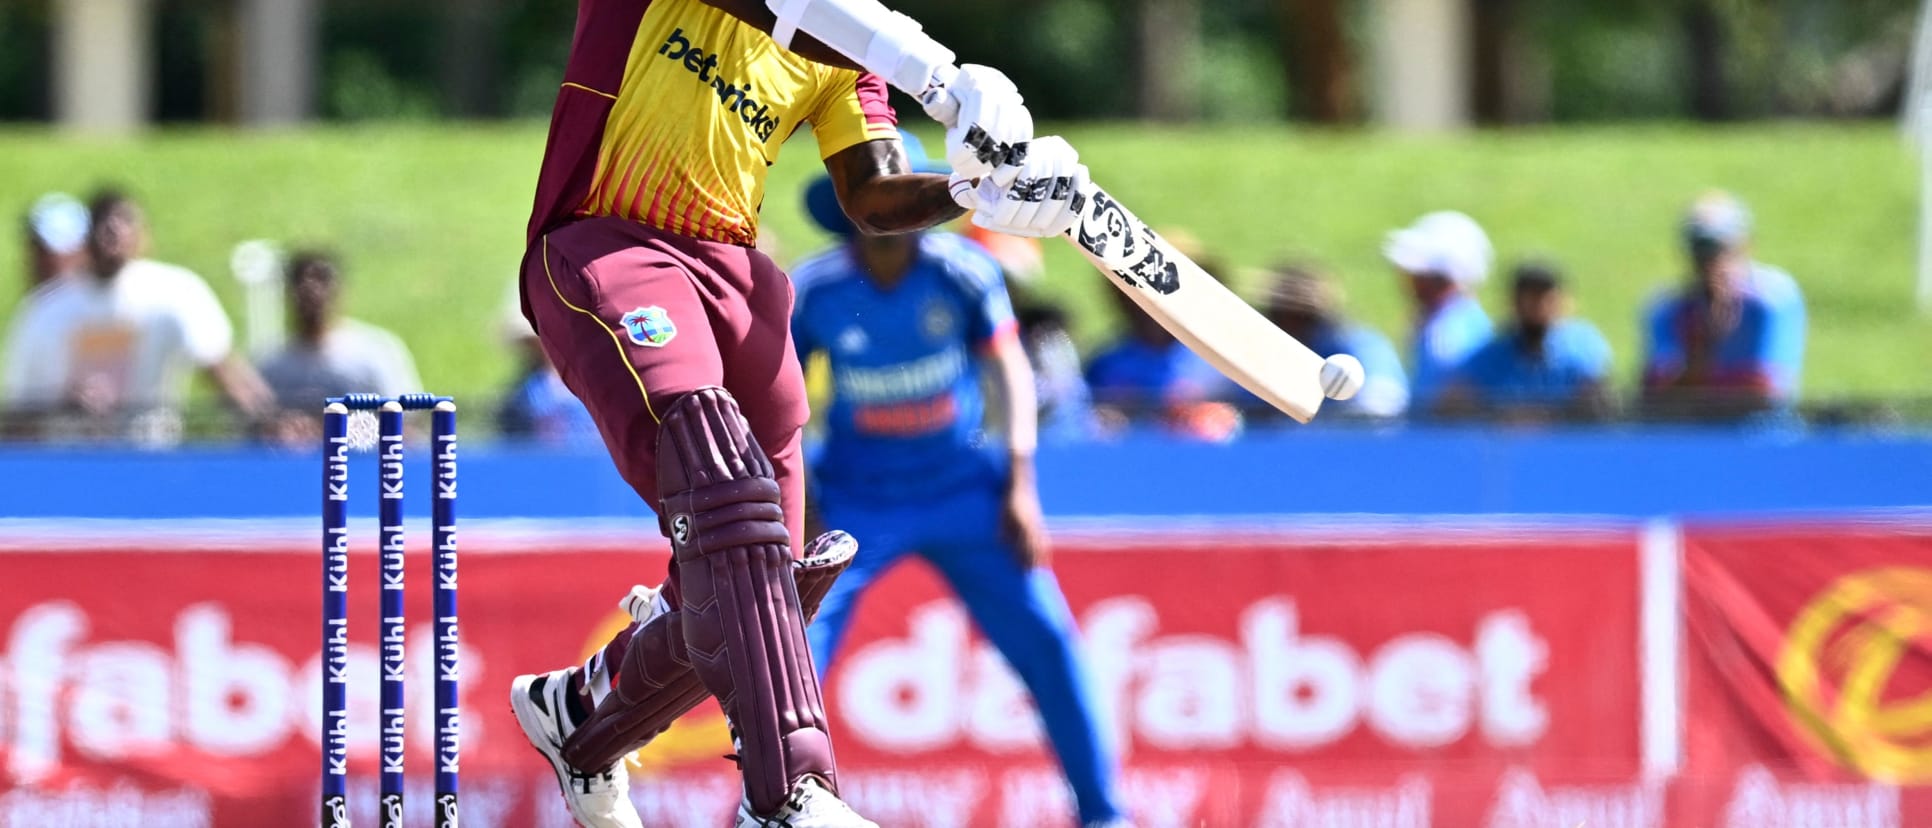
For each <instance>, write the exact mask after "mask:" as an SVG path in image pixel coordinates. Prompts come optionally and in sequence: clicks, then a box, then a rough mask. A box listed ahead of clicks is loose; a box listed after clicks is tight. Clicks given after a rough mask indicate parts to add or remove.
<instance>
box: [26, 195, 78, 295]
mask: <svg viewBox="0 0 1932 828" xmlns="http://www.w3.org/2000/svg"><path fill="white" fill-rule="evenodd" d="M88 225H89V221H88V219H87V205H85V204H82V203H80V201H79V200H77V199H75V198H74V197H73V196H70V195H68V194H66V193H48V194H47V195H44V196H41V197H40V200H39V201H36V202H34V206H33V207H32V208H31V209H29V210H28V211H27V222H26V228H27V289H28V290H35V289H37V288H39V287H40V286H41V285H44V284H46V283H48V282H50V281H53V280H54V279H55V278H58V277H61V276H66V275H68V274H70V273H76V272H79V271H81V270H85V269H86V268H87V228H88Z"/></svg>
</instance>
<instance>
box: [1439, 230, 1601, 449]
mask: <svg viewBox="0 0 1932 828" xmlns="http://www.w3.org/2000/svg"><path fill="white" fill-rule="evenodd" d="M1514 276H1515V278H1514V279H1513V280H1512V281H1513V285H1512V289H1511V297H1512V306H1513V308H1514V313H1515V318H1514V319H1513V320H1511V322H1510V324H1509V326H1508V327H1506V328H1504V329H1503V330H1502V331H1501V332H1499V333H1497V334H1496V336H1495V337H1494V338H1492V339H1491V340H1490V341H1489V343H1488V344H1486V345H1484V346H1482V347H1481V348H1478V349H1476V352H1475V353H1474V354H1471V355H1470V356H1469V358H1468V359H1467V360H1464V361H1463V364H1462V366H1461V367H1460V368H1458V369H1457V371H1456V375H1455V378H1454V379H1453V380H1452V381H1451V383H1450V386H1449V388H1448V390H1447V391H1445V392H1444V393H1443V395H1442V398H1441V399H1440V400H1439V401H1438V403H1437V412H1438V413H1440V414H1441V415H1443V416H1445V417H1479V418H1482V419H1491V420H1497V421H1501V422H1507V423H1518V424H1527V423H1547V422H1551V421H1556V420H1600V419H1603V418H1604V417H1605V416H1606V415H1608V413H1609V410H1610V405H1609V397H1608V395H1607V394H1606V393H1605V388H1604V378H1605V377H1606V376H1608V375H1609V373H1610V344H1609V343H1608V342H1606V341H1604V339H1603V334H1601V333H1599V332H1598V331H1597V329H1596V326H1594V325H1591V324H1590V323H1588V322H1585V321H1583V320H1581V319H1576V318H1572V317H1570V316H1569V305H1570V302H1569V296H1568V295H1567V294H1566V293H1565V291H1564V289H1563V277H1562V274H1561V273H1559V272H1558V271H1557V269H1556V268H1555V267H1554V266H1552V265H1548V264H1542V263H1529V264H1524V265H1521V266H1518V267H1517V268H1516V271H1515V274H1514Z"/></svg>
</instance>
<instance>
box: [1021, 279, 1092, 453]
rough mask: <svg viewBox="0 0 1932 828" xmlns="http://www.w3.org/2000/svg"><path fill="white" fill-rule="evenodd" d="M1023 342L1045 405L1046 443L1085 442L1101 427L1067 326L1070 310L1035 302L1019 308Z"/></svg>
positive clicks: (1042, 430) (1042, 419)
mask: <svg viewBox="0 0 1932 828" xmlns="http://www.w3.org/2000/svg"><path fill="white" fill-rule="evenodd" d="M1017 313H1018V315H1019V321H1020V343H1021V344H1022V345H1024V346H1025V348H1026V356H1027V360H1028V361H1029V362H1031V363H1033V385H1034V394H1035V398H1036V401H1037V402H1038V403H1039V406H1040V439H1041V440H1042V441H1047V442H1052V441H1068V440H1084V439H1088V438H1091V437H1093V436H1095V435H1096V434H1097V433H1098V431H1099V427H1100V423H1099V420H1098V419H1097V418H1096V416H1095V414H1094V409H1093V392H1092V391H1090V390H1088V389H1087V378H1086V377H1085V376H1084V375H1083V374H1082V373H1081V370H1080V352H1079V350H1078V349H1076V348H1075V347H1074V344H1073V334H1072V333H1071V332H1070V331H1069V330H1068V326H1067V313H1066V310H1065V309H1063V308H1061V307H1060V306H1059V305H1057V304H1053V303H1050V302H1043V301H1039V300H1035V301H1034V302H1033V303H1031V304H1029V305H1028V306H1026V307H1023V308H1020V309H1019V310H1018V311H1017Z"/></svg>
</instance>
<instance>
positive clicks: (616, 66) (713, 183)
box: [530, 0, 897, 245]
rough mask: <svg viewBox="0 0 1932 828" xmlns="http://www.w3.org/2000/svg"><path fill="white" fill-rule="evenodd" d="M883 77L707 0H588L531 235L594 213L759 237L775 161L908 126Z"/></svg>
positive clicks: (714, 234)
mask: <svg viewBox="0 0 1932 828" xmlns="http://www.w3.org/2000/svg"><path fill="white" fill-rule="evenodd" d="M886 94H887V90H886V85H885V83H884V82H883V81H881V80H880V79H879V78H878V77H876V76H873V75H870V74H862V73H859V72H855V71H852V70H849V69H837V68H833V67H830V66H826V65H824V64H820V63H815V62H812V61H809V60H806V59H805V58H802V57H799V56H798V55H796V54H793V53H791V52H788V51H786V50H784V49H782V48H780V47H779V46H778V44H777V43H775V42H773V41H772V39H771V37H770V36H769V35H767V34H765V33H764V32H761V31H759V30H758V29H756V28H754V27H752V26H751V25H749V24H747V23H745V22H743V21H741V20H739V19H738V18H736V17H733V16H731V15H730V14H729V13H727V12H725V11H723V10H721V9H718V8H715V7H713V6H710V5H708V4H706V3H704V2H702V0H579V4H578V20H577V36H576V38H575V40H574V42H573V43H572V46H571V56H570V65H569V68H568V69H567V70H566V72H565V81H564V84H563V89H562V91H561V92H560V93H559V94H558V99H557V108H556V111H555V112H554V113H553V115H552V118H551V130H550V143H549V146H548V148H547V149H546V151H545V154H544V168H543V173H542V176H541V178H540V179H539V182H538V186H537V205H536V211H535V214H534V215H533V216H532V217H531V225H530V236H531V238H532V239H534V238H536V237H537V236H538V235H541V234H542V233H543V232H545V231H547V230H549V229H550V228H553V227H555V226H557V225H558V224H562V223H564V222H566V221H569V220H571V219H572V218H575V217H583V216H620V217H623V218H627V219H630V220H632V221H638V222H642V223H644V224H647V225H650V226H652V227H656V228H658V229H661V230H665V231H667V232H671V233H677V234H679V235H684V236H689V237H692V238H696V239H703V240H707V241H718V242H726V243H730V244H739V245H751V244H753V243H754V242H755V241H756V239H757V236H758V208H759V205H760V204H761V203H762V202H763V201H764V195H765V176H766V171H767V169H768V168H769V167H770V166H771V165H772V164H773V163H774V162H776V161H777V160H778V152H779V149H780V148H781V147H783V146H784V143H785V139H787V138H788V137H790V136H791V134H792V133H793V132H795V131H796V130H797V129H798V128H799V126H800V125H802V124H805V123H810V124H811V125H812V134H813V136H814V137H815V138H816V139H817V140H818V147H819V155H820V157H821V158H829V157H831V156H832V155H833V154H835V153H838V152H841V151H843V150H845V149H848V148H850V147H852V146H854V145H857V144H860V143H863V142H865V141H870V140H874V139H878V138H889V137H892V136H894V135H896V134H897V133H896V132H895V131H894V130H895V123H896V118H895V116H894V115H893V112H892V108H891V107H890V106H889V105H888V104H887V102H886Z"/></svg>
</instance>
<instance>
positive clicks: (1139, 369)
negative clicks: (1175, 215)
mask: <svg viewBox="0 0 1932 828" xmlns="http://www.w3.org/2000/svg"><path fill="white" fill-rule="evenodd" d="M1161 235H1162V236H1164V237H1166V238H1167V239H1168V240H1169V242H1171V243H1173V244H1174V245H1175V246H1176V247H1177V248H1179V249H1180V250H1181V252H1182V253H1183V254H1185V255H1187V257H1188V258H1190V259H1193V260H1194V262H1195V263H1196V264H1199V265H1200V266H1201V267H1202V269H1204V270H1206V271H1207V272H1209V273H1225V272H1227V271H1226V269H1225V268H1223V267H1222V266H1221V265H1220V263H1219V262H1217V261H1215V260H1214V259H1212V258H1211V257H1209V256H1208V255H1207V254H1205V253H1203V252H1201V251H1200V250H1199V249H1198V246H1196V245H1194V244H1192V243H1191V240H1190V239H1189V238H1188V236H1187V235H1186V234H1185V233H1182V232H1179V231H1171V230H1167V231H1162V233H1161ZM1109 293H1111V294H1112V295H1113V297H1114V301H1115V303H1116V307H1118V308H1119V310H1120V315H1121V318H1122V320H1123V321H1125V322H1126V324H1127V331H1126V335H1125V336H1122V337H1121V338H1120V339H1117V340H1115V341H1114V342H1113V343H1112V344H1110V345H1108V346H1106V347H1104V348H1102V349H1101V350H1100V351H1099V352H1098V353H1096V354H1094V355H1093V358H1092V359H1091V360H1089V361H1088V363H1087V386H1088V387H1089V388H1090V389H1092V391H1093V399H1094V403H1095V407H1096V408H1095V410H1096V413H1097V415H1098V416H1099V418H1100V420H1101V422H1102V426H1103V428H1107V429H1118V428H1120V427H1122V426H1125V425H1128V424H1135V423H1158V424H1161V425H1164V426H1166V427H1167V428H1170V429H1173V430H1175V431H1178V432H1180V433H1182V434H1185V435H1188V436H1192V437H1197V438H1201V439H1207V440H1226V439H1230V438H1232V437H1233V436H1235V435H1236V434H1237V433H1239V432H1240V430H1241V417H1240V412H1239V411H1238V410H1237V409H1235V408H1234V406H1232V405H1230V404H1228V403H1227V402H1226V401H1227V400H1229V399H1232V398H1234V397H1235V396H1236V394H1237V392H1238V391H1239V390H1240V389H1239V387H1238V386H1235V385H1234V384H1233V383H1232V382H1230V381H1229V380H1228V379H1227V378H1226V377H1224V376H1222V375H1221V372H1220V370H1219V369H1216V368H1215V367H1214V366H1213V365H1212V364H1211V363H1209V362H1208V361H1207V360H1205V359H1202V358H1201V357H1200V356H1199V355H1197V354H1195V353H1194V352H1193V351H1191V350H1189V349H1188V347H1187V346H1186V345H1183V344H1181V342H1180V340H1178V339H1175V338H1174V335H1173V334H1171V333H1168V332H1167V329H1166V328H1163V327H1161V325H1160V323H1159V322H1156V321H1154V318H1153V317H1151V316H1148V315H1147V313H1146V312H1145V311H1142V310H1141V309H1140V306H1139V305H1137V304H1134V300H1133V299H1132V298H1131V297H1129V296H1128V295H1127V294H1126V293H1125V292H1123V291H1117V290H1116V291H1109Z"/></svg>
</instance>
